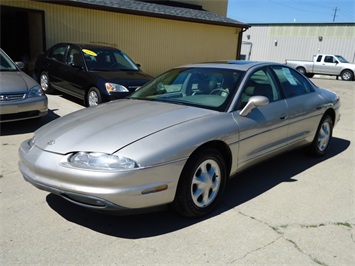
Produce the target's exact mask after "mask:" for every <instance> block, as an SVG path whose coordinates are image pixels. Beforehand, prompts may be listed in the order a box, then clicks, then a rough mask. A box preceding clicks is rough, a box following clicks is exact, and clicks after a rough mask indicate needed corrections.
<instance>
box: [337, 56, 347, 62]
mask: <svg viewBox="0 0 355 266" xmlns="http://www.w3.org/2000/svg"><path fill="white" fill-rule="evenodd" d="M336 58H338V60H339V61H340V62H342V63H349V61H348V60H346V59H345V58H344V57H342V56H341V55H336Z"/></svg>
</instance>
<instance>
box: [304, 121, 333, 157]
mask: <svg viewBox="0 0 355 266" xmlns="http://www.w3.org/2000/svg"><path fill="white" fill-rule="evenodd" d="M332 136H333V120H332V119H331V117H330V116H329V115H325V116H323V118H322V120H321V121H320V123H319V126H318V129H317V132H316V135H315V136H314V139H313V142H312V144H311V146H310V147H309V148H310V149H309V150H310V152H311V154H312V155H315V156H323V155H325V154H326V153H327V151H328V149H329V146H330V143H331V140H332Z"/></svg>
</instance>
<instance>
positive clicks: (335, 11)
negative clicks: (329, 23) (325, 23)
mask: <svg viewBox="0 0 355 266" xmlns="http://www.w3.org/2000/svg"><path fill="white" fill-rule="evenodd" d="M337 11H338V7H335V9H334V16H333V22H334V21H335V17H336V16H337Z"/></svg>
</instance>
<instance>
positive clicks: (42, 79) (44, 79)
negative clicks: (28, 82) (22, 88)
mask: <svg viewBox="0 0 355 266" xmlns="http://www.w3.org/2000/svg"><path fill="white" fill-rule="evenodd" d="M39 84H41V87H42V90H43V91H44V92H45V93H52V92H53V91H54V89H53V88H52V86H51V85H50V83H49V77H48V73H47V72H42V73H41V75H40V76H39Z"/></svg>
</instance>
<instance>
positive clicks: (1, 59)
mask: <svg viewBox="0 0 355 266" xmlns="http://www.w3.org/2000/svg"><path fill="white" fill-rule="evenodd" d="M0 71H19V70H18V68H17V67H16V65H15V64H14V63H13V62H12V61H11V60H10V58H8V57H7V55H6V54H5V53H4V52H3V51H2V50H0Z"/></svg>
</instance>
